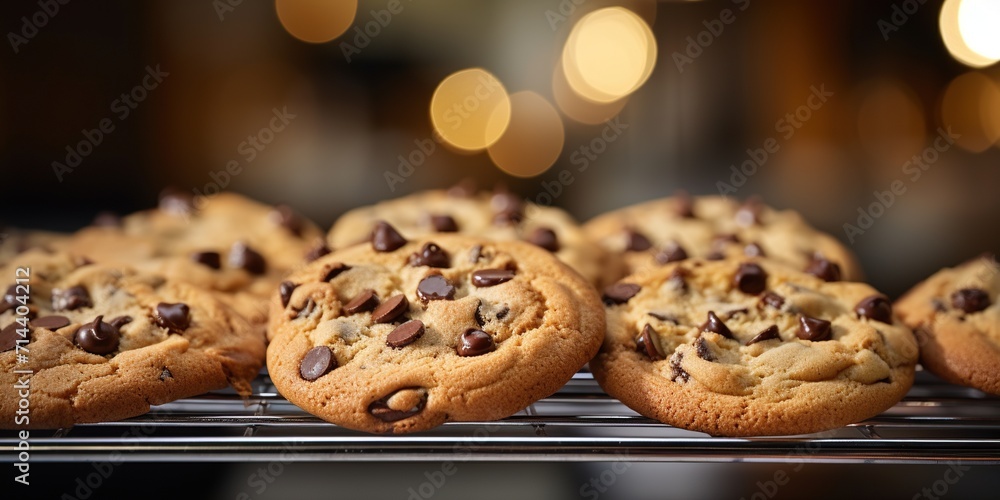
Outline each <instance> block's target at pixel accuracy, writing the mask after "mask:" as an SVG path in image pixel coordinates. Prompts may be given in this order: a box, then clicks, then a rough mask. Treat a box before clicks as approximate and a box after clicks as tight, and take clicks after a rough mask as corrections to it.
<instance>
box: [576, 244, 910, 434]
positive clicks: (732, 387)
mask: <svg viewBox="0 0 1000 500" xmlns="http://www.w3.org/2000/svg"><path fill="white" fill-rule="evenodd" d="M604 298H605V303H606V304H607V322H608V332H607V337H606V339H605V342H604V345H603V347H602V349H601V352H600V353H599V354H598V355H597V357H596V358H595V359H594V360H593V361H591V362H590V367H591V371H593V373H594V377H595V378H596V379H597V381H598V382H599V383H600V384H601V386H602V387H603V388H604V389H605V390H606V391H607V392H608V394H610V395H612V396H614V397H616V398H618V399H620V400H621V401H622V402H623V403H625V404H626V405H628V406H629V407H630V408H632V409H634V410H635V411H637V412H639V413H641V414H643V415H645V416H647V417H650V418H654V419H657V420H660V421H662V422H665V423H668V424H671V425H674V426H676V427H681V428H685V429H690V430H696V431H701V432H706V433H708V434H712V435H729V436H752V435H786V434H804V433H811V432H818V431H822V430H826V429H832V428H836V427H840V426H843V425H846V424H849V423H853V422H857V421H860V420H863V419H865V418H869V417H872V416H874V415H877V414H878V413H880V412H882V411H884V410H886V409H887V408H889V407H891V406H892V405H893V404H895V403H896V402H897V401H899V400H900V399H901V398H902V397H903V396H904V395H905V394H906V392H907V390H908V389H909V388H910V386H911V385H912V383H913V375H914V366H915V364H916V359H917V344H916V341H915V339H914V338H913V335H912V333H911V332H910V330H909V329H908V328H907V327H906V326H905V325H903V324H902V323H901V322H899V321H898V320H896V319H894V317H893V315H892V310H891V306H890V304H889V302H888V300H887V299H886V298H885V297H884V296H882V295H881V294H879V293H878V292H877V291H876V290H874V289H872V288H871V287H870V286H868V285H865V284H861V283H829V282H824V281H823V280H821V279H819V278H816V277H814V276H810V275H806V274H804V273H801V272H798V271H795V270H793V269H790V268H786V267H784V266H781V265H779V264H775V263H771V262H765V261H762V260H757V261H753V260H723V261H714V262H713V261H701V260H689V261H684V262H678V263H674V264H670V265H666V266H660V267H657V268H654V269H651V270H649V271H647V272H645V273H638V274H634V275H632V276H629V277H627V278H625V279H623V280H622V281H621V282H620V283H618V284H616V285H614V286H612V287H609V288H608V289H606V290H605V295H604Z"/></svg>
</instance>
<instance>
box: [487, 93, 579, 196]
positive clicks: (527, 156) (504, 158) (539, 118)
mask: <svg viewBox="0 0 1000 500" xmlns="http://www.w3.org/2000/svg"><path fill="white" fill-rule="evenodd" d="M510 105H511V114H510V125H509V126H508V127H507V131H506V132H505V133H504V134H503V136H502V137H500V140H498V141H497V142H496V143H494V144H493V145H492V146H490V147H489V148H488V149H487V151H488V152H489V155H490V158H491V159H492V160H493V163H494V164H496V166H497V167H500V169H501V170H503V171H504V172H507V173H508V174H510V175H513V176H517V177H534V176H536V175H538V174H541V173H542V172H545V171H546V170H548V168H549V167H551V166H552V164H553V163H555V161H556V160H557V159H558V158H559V154H560V153H561V152H562V148H563V144H564V143H565V139H566V137H565V132H564V131H563V125H562V120H561V119H560V118H559V113H558V112H557V111H556V109H555V108H554V107H553V106H552V105H551V104H549V102H548V101H546V100H545V98H544V97H542V96H540V95H538V94H536V93H534V92H530V91H524V92H517V93H514V94H513V95H511V96H510Z"/></svg>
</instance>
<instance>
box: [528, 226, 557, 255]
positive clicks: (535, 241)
mask: <svg viewBox="0 0 1000 500" xmlns="http://www.w3.org/2000/svg"><path fill="white" fill-rule="evenodd" d="M526 241H527V242H528V243H531V244H532V245H536V246H539V247H542V248H544V249H546V250H548V251H550V252H558V251H559V237H558V236H556V232H555V231H553V230H551V229H549V228H547V227H539V228H535V230H534V231H532V232H531V234H529V235H528V237H527V238H526Z"/></svg>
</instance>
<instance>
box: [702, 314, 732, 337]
mask: <svg viewBox="0 0 1000 500" xmlns="http://www.w3.org/2000/svg"><path fill="white" fill-rule="evenodd" d="M701 331H703V332H715V333H718V334H719V335H722V336H723V337H725V338H727V339H731V338H733V332H731V331H730V330H729V327H728V326H726V324H725V323H723V322H722V320H721V319H719V317H718V316H716V315H715V312H714V311H708V321H706V322H705V323H704V324H702V325H701Z"/></svg>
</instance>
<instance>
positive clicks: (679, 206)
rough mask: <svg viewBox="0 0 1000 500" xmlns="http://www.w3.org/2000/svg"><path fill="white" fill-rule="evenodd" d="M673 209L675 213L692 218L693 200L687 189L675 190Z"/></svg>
mask: <svg viewBox="0 0 1000 500" xmlns="http://www.w3.org/2000/svg"><path fill="white" fill-rule="evenodd" d="M674 200H675V203H676V205H675V210H676V211H677V215H678V216H680V217H683V218H685V219H692V218H694V200H693V199H691V195H690V194H688V192H687V191H677V193H675V194H674Z"/></svg>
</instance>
